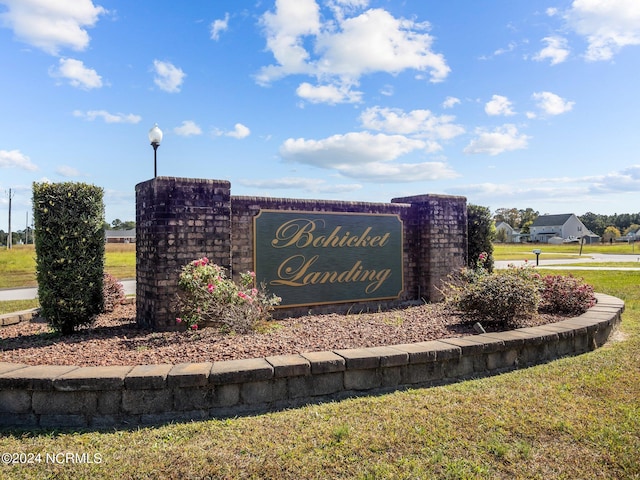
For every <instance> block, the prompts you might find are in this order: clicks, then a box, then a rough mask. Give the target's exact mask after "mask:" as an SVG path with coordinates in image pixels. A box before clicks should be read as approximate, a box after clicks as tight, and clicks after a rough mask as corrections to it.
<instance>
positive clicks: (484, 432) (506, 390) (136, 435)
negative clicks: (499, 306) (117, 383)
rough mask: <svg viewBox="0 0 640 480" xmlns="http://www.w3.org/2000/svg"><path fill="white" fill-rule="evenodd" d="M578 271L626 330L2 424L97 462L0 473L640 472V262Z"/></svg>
mask: <svg viewBox="0 0 640 480" xmlns="http://www.w3.org/2000/svg"><path fill="white" fill-rule="evenodd" d="M549 272H550V271H549ZM550 273H554V274H556V273H557V271H553V272H550ZM583 273H584V274H585V275H581V276H583V277H584V278H585V280H587V281H588V282H589V283H591V284H593V285H594V286H595V289H596V291H599V292H603V293H609V294H611V295H615V296H619V297H621V298H623V299H624V300H625V302H626V311H625V313H624V314H623V323H622V326H621V329H620V331H621V334H622V335H618V336H617V337H618V338H625V339H624V340H622V341H612V342H610V343H609V344H607V345H606V346H605V347H603V348H600V349H598V350H596V351H593V352H589V353H586V354H583V355H579V356H576V357H570V358H564V359H560V360H557V361H554V362H550V363H548V364H545V365H541V366H537V367H533V368H528V369H522V370H518V371H514V372H510V373H507V374H503V375H499V376H495V377H489V378H484V379H479V380H472V381H467V382H462V383H458V384H453V385H448V386H442V387H435V388H429V389H412V390H407V391H402V392H395V393H391V394H386V395H380V396H371V397H363V398H357V399H349V400H344V401H341V402H332V403H326V404H321V405H311V406H307V407H303V408H297V409H293V410H289V411H283V412H276V413H269V414H265V415H256V416H249V417H240V418H234V419H229V420H211V421H204V422H193V423H185V424H177V425H167V426H163V427H158V428H140V429H134V430H131V431H124V430H123V431H115V432H114V431H107V432H82V431H77V432H75V431H50V432H38V433H29V432H16V431H14V432H5V434H4V436H3V437H0V451H3V452H25V453H28V452H31V453H34V454H35V453H41V454H43V455H44V453H45V452H61V451H62V452H75V453H80V454H81V453H87V454H89V455H91V456H93V455H94V454H96V453H99V454H100V455H99V456H100V460H101V463H93V464H63V465H52V464H49V465H46V464H34V465H17V466H6V465H4V466H0V470H2V471H3V474H6V475H7V477H9V478H54V477H55V478H116V477H121V478H146V477H151V478H160V477H168V478H189V477H203V476H210V477H212V478H261V479H262V478H266V479H268V478H274V479H275V478H278V479H288V478H305V479H315V478H360V479H367V478H487V479H488V478H519V479H525V478H526V479H530V478H533V479H536V478H539V479H546V478H638V477H640V460H639V457H638V455H637V452H638V451H640V400H639V399H640V292H639V291H638V288H637V285H638V282H639V280H640V272H593V271H588V272H583Z"/></svg>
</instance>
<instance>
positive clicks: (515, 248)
mask: <svg viewBox="0 0 640 480" xmlns="http://www.w3.org/2000/svg"><path fill="white" fill-rule="evenodd" d="M534 249H539V250H542V254H541V255H540V257H541V258H542V256H543V255H546V254H565V255H571V256H577V255H579V254H580V245H579V244H577V243H563V244H561V245H552V244H549V243H522V244H520V243H495V244H494V245H493V254H494V258H496V257H497V256H506V257H507V258H500V260H508V259H509V258H510V256H512V255H515V256H513V257H511V258H513V259H519V258H520V257H519V256H518V255H522V254H531V255H533V252H532V251H533V250H534ZM596 253H603V254H615V255H638V254H640V244H637V245H636V244H628V243H614V244H612V245H609V244H593V245H583V246H582V255H583V256H589V255H592V254H596Z"/></svg>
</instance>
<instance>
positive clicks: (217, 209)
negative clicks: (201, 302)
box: [136, 177, 231, 330]
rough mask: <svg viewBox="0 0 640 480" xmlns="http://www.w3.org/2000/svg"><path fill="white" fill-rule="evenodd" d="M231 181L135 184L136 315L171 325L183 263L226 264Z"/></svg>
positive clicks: (155, 324)
mask: <svg viewBox="0 0 640 480" xmlns="http://www.w3.org/2000/svg"><path fill="white" fill-rule="evenodd" d="M230 192H231V184H230V183H229V182H228V181H224V180H202V179H190V178H174V177H157V178H154V179H152V180H148V181H146V182H142V183H139V184H138V185H136V321H137V322H138V325H140V326H144V327H150V328H153V329H156V330H170V329H174V328H176V322H175V315H174V314H173V313H174V312H173V311H172V303H173V302H174V300H175V294H176V292H177V282H178V276H179V274H180V269H181V268H182V266H183V265H185V264H187V263H188V262H190V261H191V260H195V259H197V258H200V257H205V256H206V257H208V258H209V259H210V260H211V261H212V262H214V263H217V264H218V265H221V266H223V267H225V268H227V269H228V268H230V266H231V196H230Z"/></svg>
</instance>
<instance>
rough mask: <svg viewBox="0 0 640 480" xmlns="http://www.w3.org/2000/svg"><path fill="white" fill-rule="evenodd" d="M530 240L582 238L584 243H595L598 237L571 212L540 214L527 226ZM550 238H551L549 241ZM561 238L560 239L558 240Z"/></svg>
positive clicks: (545, 240) (541, 241)
mask: <svg viewBox="0 0 640 480" xmlns="http://www.w3.org/2000/svg"><path fill="white" fill-rule="evenodd" d="M529 233H530V235H531V241H532V242H540V243H556V241H560V242H562V241H571V240H573V239H575V240H576V241H577V240H579V239H583V241H584V243H597V242H599V241H600V237H599V236H598V235H596V234H595V233H593V232H592V231H591V230H589V229H588V228H587V227H586V226H585V225H584V223H582V222H581V221H580V219H579V218H578V217H576V216H575V215H574V214H573V213H564V214H560V215H540V216H539V217H538V218H536V219H535V221H534V222H533V223H532V224H531V227H530V228H529ZM550 239H553V240H552V241H551V242H549V240H550ZM560 239H562V240H560Z"/></svg>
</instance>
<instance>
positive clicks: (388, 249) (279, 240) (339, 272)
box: [253, 210, 403, 307]
mask: <svg viewBox="0 0 640 480" xmlns="http://www.w3.org/2000/svg"><path fill="white" fill-rule="evenodd" d="M253 222H254V223H253V227H254V228H253V234H254V268H255V272H256V280H257V282H258V283H264V284H265V285H266V287H267V290H268V291H269V292H271V293H274V294H276V295H278V296H279V297H282V303H281V305H280V306H287V307H291V306H300V305H318V304H324V303H339V302H353V301H368V300H382V299H394V298H398V296H399V295H400V294H401V293H402V290H403V272H402V266H403V258H402V220H400V217H399V216H398V215H388V214H359V213H358V214H355V213H330V212H322V213H320V212H300V211H283V210H279V211H277V210H260V212H259V213H258V215H256V216H255V217H254V221H253Z"/></svg>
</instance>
